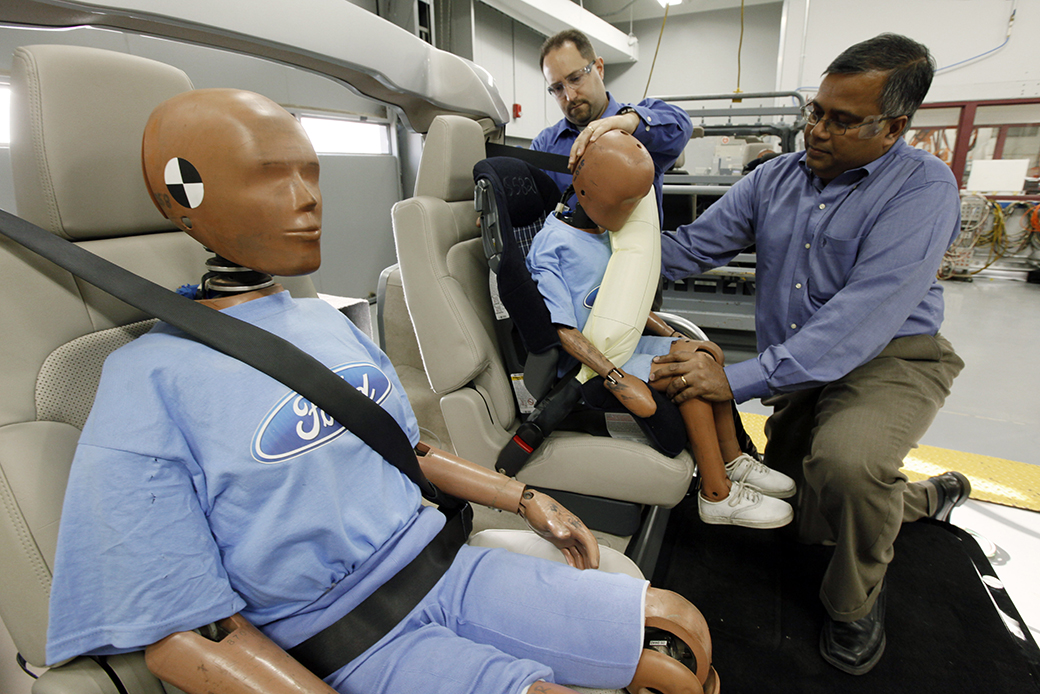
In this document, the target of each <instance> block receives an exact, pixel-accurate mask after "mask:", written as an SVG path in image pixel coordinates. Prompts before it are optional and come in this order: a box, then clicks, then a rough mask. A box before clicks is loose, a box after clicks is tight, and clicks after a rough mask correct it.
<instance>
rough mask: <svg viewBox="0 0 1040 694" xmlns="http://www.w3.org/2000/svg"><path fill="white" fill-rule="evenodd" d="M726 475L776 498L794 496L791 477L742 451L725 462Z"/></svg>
mask: <svg viewBox="0 0 1040 694" xmlns="http://www.w3.org/2000/svg"><path fill="white" fill-rule="evenodd" d="M726 477H729V478H730V480H732V481H734V482H743V483H744V484H746V485H747V486H749V487H751V488H752V489H754V490H755V491H759V492H762V493H763V494H765V495H766V496H772V497H775V498H777V499H786V498H787V497H789V496H794V493H795V491H796V490H795V485H794V480H793V479H791V478H790V477H788V476H787V475H785V474H784V473H782V472H777V471H776V470H774V469H772V468H770V467H767V466H766V465H764V464H763V463H760V462H759V461H758V460H756V459H755V458H753V457H752V456H750V455H748V454H747V453H742V454H741V455H740V456H738V457H737V458H736V459H735V460H733V461H732V462H729V463H726Z"/></svg>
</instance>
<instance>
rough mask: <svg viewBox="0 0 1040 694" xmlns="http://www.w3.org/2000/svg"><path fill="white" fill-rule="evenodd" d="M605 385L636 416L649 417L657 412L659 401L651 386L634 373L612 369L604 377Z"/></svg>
mask: <svg viewBox="0 0 1040 694" xmlns="http://www.w3.org/2000/svg"><path fill="white" fill-rule="evenodd" d="M603 385H604V386H606V388H607V390H609V391H610V392H611V394H612V395H613V396H614V397H615V398H617V399H618V402H620V403H621V404H622V405H623V406H624V408H625V409H626V410H628V411H629V412H631V413H632V414H634V415H635V416H636V417H649V416H650V415H652V414H653V413H654V412H657V403H656V402H654V396H653V395H652V394H651V393H650V386H648V385H647V384H646V383H644V382H643V381H642V380H640V379H638V378H636V377H635V376H633V375H632V374H627V373H625V372H624V371H622V370H620V369H611V371H610V373H608V374H607V375H606V376H604V377H603Z"/></svg>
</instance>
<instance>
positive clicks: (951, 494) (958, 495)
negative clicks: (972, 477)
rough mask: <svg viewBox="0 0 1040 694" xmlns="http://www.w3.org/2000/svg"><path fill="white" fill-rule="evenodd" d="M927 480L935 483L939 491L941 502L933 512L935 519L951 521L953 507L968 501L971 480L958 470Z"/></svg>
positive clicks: (932, 483) (929, 482)
mask: <svg viewBox="0 0 1040 694" xmlns="http://www.w3.org/2000/svg"><path fill="white" fill-rule="evenodd" d="M925 482H926V483H928V484H931V485H933V486H934V487H935V489H936V490H937V491H938V492H939V502H938V503H937V504H936V505H935V511H933V512H932V514H931V517H932V518H934V519H935V520H940V521H945V522H949V520H950V514H951V513H952V512H953V509H955V508H957V507H958V506H960V505H961V504H963V503H964V502H965V501H967V499H968V495H969V494H971V482H969V481H968V478H967V477H965V476H964V475H962V474H961V473H959V472H957V471H956V470H951V471H950V472H944V473H943V474H941V475H936V476H935V477H929V478H928V479H926V480H925Z"/></svg>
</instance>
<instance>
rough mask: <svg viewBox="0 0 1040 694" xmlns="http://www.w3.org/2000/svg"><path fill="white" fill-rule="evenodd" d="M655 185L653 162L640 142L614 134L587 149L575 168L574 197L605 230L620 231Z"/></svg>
mask: <svg viewBox="0 0 1040 694" xmlns="http://www.w3.org/2000/svg"><path fill="white" fill-rule="evenodd" d="M653 184H654V161H653V159H652V158H651V157H650V153H649V152H647V151H646V147H644V146H643V144H642V143H641V142H639V140H637V139H636V138H634V137H632V136H631V135H629V134H628V133H626V132H625V131H624V130H611V131H609V132H607V133H604V134H603V135H601V136H600V137H599V138H598V139H597V140H596V141H595V142H590V143H589V144H588V146H586V148H585V154H583V155H582V157H581V160H580V161H578V165H577V166H575V167H574V194H575V195H577V196H578V202H579V203H581V207H582V209H583V210H585V213H586V214H587V215H588V216H589V219H591V220H592V221H594V222H595V223H596V224H598V225H599V226H601V227H603V228H604V229H609V230H611V231H617V230H618V229H620V228H621V227H623V226H624V225H625V222H626V221H628V218H629V216H630V215H631V214H632V210H634V209H635V207H636V205H638V204H639V201H640V200H642V199H643V198H644V197H646V194H647V193H649V192H650V189H651V188H652V187H653Z"/></svg>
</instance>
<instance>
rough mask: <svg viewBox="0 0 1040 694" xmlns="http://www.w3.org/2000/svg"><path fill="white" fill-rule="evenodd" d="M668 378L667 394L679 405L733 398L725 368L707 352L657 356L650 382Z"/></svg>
mask: <svg viewBox="0 0 1040 694" xmlns="http://www.w3.org/2000/svg"><path fill="white" fill-rule="evenodd" d="M669 378H670V379H671V382H670V383H669V384H668V388H667V390H665V395H667V396H668V397H669V398H671V399H672V401H673V402H674V403H675V404H676V405H678V404H681V403H683V402H685V401H686V400H689V399H690V398H697V397H699V398H703V399H705V400H709V401H711V402H725V401H726V400H732V399H733V391H732V390H730V387H729V379H727V378H726V371H725V369H723V368H722V365H721V364H719V363H718V362H717V361H715V360H714V359H713V358H712V357H711V355H709V354H708V353H707V352H703V351H693V350H692V349H691V350H690V351H685V350H679V351H675V352H672V353H670V354H665V355H663V356H660V357H654V367H653V369H652V370H651V371H650V382H651V383H654V382H655V381H659V380H663V379H669Z"/></svg>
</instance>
